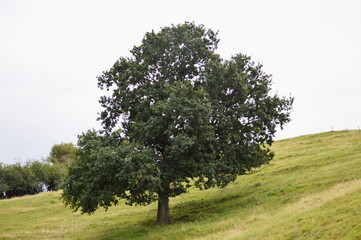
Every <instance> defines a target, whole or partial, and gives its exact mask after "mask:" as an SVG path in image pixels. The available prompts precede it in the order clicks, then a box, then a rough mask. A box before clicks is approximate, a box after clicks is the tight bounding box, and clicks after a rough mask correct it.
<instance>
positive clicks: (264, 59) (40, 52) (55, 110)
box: [0, 0, 361, 163]
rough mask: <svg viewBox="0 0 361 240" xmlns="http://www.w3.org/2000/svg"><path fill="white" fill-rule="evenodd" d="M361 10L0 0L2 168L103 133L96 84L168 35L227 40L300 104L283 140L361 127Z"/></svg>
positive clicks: (356, 5) (324, 5)
mask: <svg viewBox="0 0 361 240" xmlns="http://www.w3.org/2000/svg"><path fill="white" fill-rule="evenodd" d="M360 12H361V1H358V0H342V1H341V0H337V1H336V0H333V1H332V0H323V1H317V0H299V1H290V0H284V1H270V0H263V1H257V0H256V1H242V0H235V1H228V0H224V1H210V0H206V1H199V0H183V1H169V0H168V1H159V0H158V1H146V0H144V1H136V0H135V1H107V0H102V1H100V0H99V1H89V0H88V1H76V0H61V1H51V0H44V1H37V0H36V1H32V0H24V1H19V0H0V81H1V86H0V114H1V118H0V161H1V162H3V163H14V162H17V161H22V162H24V161H26V160H30V159H40V158H41V157H46V156H47V155H48V153H49V151H50V149H51V147H52V146H53V145H54V144H57V143H61V142H73V143H76V141H77V135H78V134H80V133H81V132H84V131H86V130H87V129H90V128H99V127H100V125H99V123H98V122H97V121H96V118H97V113H98V112H99V111H100V107H99V104H98V98H99V96H100V95H101V94H102V93H101V92H100V90H98V89H97V80H96V76H98V75H100V74H101V73H102V71H104V70H107V69H109V68H110V67H111V66H112V64H113V63H114V62H115V61H116V60H117V59H118V58H119V57H120V56H129V50H130V49H131V48H132V47H133V46H134V45H138V44H139V43H140V41H141V40H142V38H143V36H144V34H145V33H146V32H148V31H151V30H152V29H154V30H156V31H158V30H159V29H160V27H162V26H169V25H170V24H178V23H184V22H185V21H194V22H195V23H196V24H204V25H205V26H206V27H207V28H211V29H213V30H215V31H217V30H218V31H219V35H218V36H219V38H220V40H221V41H220V43H219V49H218V53H219V54H220V55H221V56H222V57H223V58H225V59H227V58H229V57H230V56H231V55H234V54H236V53H239V52H241V53H243V54H247V55H250V56H251V57H252V59H253V60H254V61H256V62H260V63H262V64H263V65H264V69H265V71H266V72H267V73H268V74H272V75H273V82H274V84H273V89H274V90H275V91H278V93H279V94H281V95H285V96H288V95H289V94H290V93H291V94H292V96H293V97H295V103H294V112H293V114H292V121H291V122H290V123H289V124H287V125H286V126H285V128H284V130H283V131H280V132H278V133H277V134H276V139H282V138H289V137H295V136H299V135H305V134H310V133H318V132H324V131H330V130H332V128H333V129H334V130H343V129H358V128H359V127H358V126H361V106H360V104H361V94H360V92H361V74H360V72H361V67H360V65H361V14H360Z"/></svg>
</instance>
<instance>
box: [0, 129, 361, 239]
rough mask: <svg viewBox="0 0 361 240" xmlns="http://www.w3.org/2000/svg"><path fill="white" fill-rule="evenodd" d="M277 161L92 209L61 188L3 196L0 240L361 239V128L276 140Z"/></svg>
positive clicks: (0, 204) (0, 206)
mask: <svg viewBox="0 0 361 240" xmlns="http://www.w3.org/2000/svg"><path fill="white" fill-rule="evenodd" d="M272 149H273V150H274V151H275V153H276V157H275V159H274V160H273V161H272V162H271V163H270V164H269V165H267V166H264V167H262V169H260V171H258V172H256V173H254V174H250V175H245V176H240V177H239V178H238V179H237V181H236V182H235V183H232V184H230V185H229V186H227V187H226V188H224V189H210V190H206V191H199V190H197V189H191V190H190V191H189V193H187V194H184V195H181V196H179V197H177V198H172V199H171V206H170V207H171V215H172V217H173V223H172V224H171V225H167V226H157V225H155V217H156V204H152V205H150V206H147V207H129V206H126V205H124V204H121V205H119V206H116V207H112V208H110V209H109V210H108V212H105V211H104V210H103V209H99V210H98V211H97V212H96V213H95V214H93V215H90V216H88V215H81V214H79V213H73V212H72V211H71V210H69V209H68V208H65V207H64V206H63V205H62V203H61V201H60V200H59V198H60V192H52V193H42V194H38V195H35V196H26V197H21V198H14V199H10V200H2V201H0V239H144V240H145V239H207V240H208V239H361V224H359V223H360V222H361V131H342V132H329V133H322V134H317V135H308V136H302V137H298V138H294V139H287V140H282V141H278V142H276V143H275V144H274V145H273V147H272Z"/></svg>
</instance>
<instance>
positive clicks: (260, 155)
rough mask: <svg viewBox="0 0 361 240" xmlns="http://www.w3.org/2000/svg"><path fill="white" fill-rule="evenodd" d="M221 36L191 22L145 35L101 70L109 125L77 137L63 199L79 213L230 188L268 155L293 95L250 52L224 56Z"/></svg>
mask: <svg viewBox="0 0 361 240" xmlns="http://www.w3.org/2000/svg"><path fill="white" fill-rule="evenodd" d="M218 42H219V40H218V39H217V34H216V33H215V32H214V31H212V30H207V29H206V28H204V26H202V25H200V26H198V25H195V24H194V23H185V24H181V25H176V26H174V25H172V26H171V27H165V28H162V29H161V30H160V31H159V32H154V31H152V32H149V33H146V35H145V37H144V39H143V41H142V43H141V44H140V45H139V46H135V47H134V48H133V49H132V50H131V54H132V56H131V57H127V58H125V57H122V58H120V59H119V60H118V61H116V63H115V64H114V65H113V67H112V68H111V69H110V70H108V71H105V72H103V74H102V75H101V76H99V77H98V86H99V88H100V89H102V90H105V91H106V92H107V93H106V94H105V95H104V96H103V97H101V98H100V104H101V106H102V107H103V111H102V112H101V113H100V116H99V120H100V121H101V123H102V126H103V130H101V131H95V130H89V131H88V132H86V133H83V134H82V135H80V136H79V142H78V146H79V151H78V158H77V159H76V160H75V161H74V163H73V164H72V165H71V166H70V169H69V174H68V176H67V178H66V181H65V184H64V192H63V195H62V198H63V200H64V202H65V204H66V205H70V207H71V208H74V209H75V210H78V209H81V211H82V212H83V213H93V212H94V211H95V210H96V209H97V208H98V207H104V208H106V209H107V208H108V207H109V206H111V205H116V204H117V203H118V200H119V199H120V198H123V199H126V203H127V204H130V205H131V204H141V205H144V204H149V203H151V202H153V201H158V215H157V223H158V224H163V223H168V222H170V220H171V219H170V214H169V197H175V196H178V195H180V194H182V193H184V192H186V190H187V188H189V187H190V186H191V185H195V186H196V187H198V188H200V189H207V188H211V187H216V186H218V187H224V186H226V185H227V184H228V183H230V182H232V181H234V180H235V179H236V177H237V176H238V175H241V174H245V173H248V172H251V171H252V170H253V169H255V168H257V167H259V166H261V165H262V164H266V163H268V162H269V161H270V160H271V159H272V158H273V153H272V152H271V151H270V149H269V147H270V145H271V144H272V139H273V136H274V134H275V131H276V127H277V126H281V127H282V125H283V124H284V123H287V122H288V121H290V116H289V114H290V111H291V106H292V102H293V99H292V98H285V97H280V96H278V95H272V94H270V90H271V83H272V81H271V76H270V75H267V74H266V73H264V72H263V70H262V65H260V64H255V63H254V62H253V61H251V59H250V57H248V56H246V55H243V54H237V55H235V56H234V57H232V58H231V59H230V60H222V59H221V58H220V56H219V55H218V54H217V53H216V52H215V50H216V49H217V45H218Z"/></svg>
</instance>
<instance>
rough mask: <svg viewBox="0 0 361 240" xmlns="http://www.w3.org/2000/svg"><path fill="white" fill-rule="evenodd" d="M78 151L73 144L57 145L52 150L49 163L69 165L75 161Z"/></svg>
mask: <svg viewBox="0 0 361 240" xmlns="http://www.w3.org/2000/svg"><path fill="white" fill-rule="evenodd" d="M77 149H78V148H77V147H76V146H74V145H73V144H72V143H60V144H55V145H54V146H53V147H52V148H51V151H50V156H49V157H48V161H50V162H51V163H54V164H55V163H60V164H65V165H67V164H69V163H71V162H72V161H73V160H74V159H75V156H76V151H77Z"/></svg>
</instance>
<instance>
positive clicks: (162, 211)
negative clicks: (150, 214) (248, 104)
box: [157, 193, 171, 225]
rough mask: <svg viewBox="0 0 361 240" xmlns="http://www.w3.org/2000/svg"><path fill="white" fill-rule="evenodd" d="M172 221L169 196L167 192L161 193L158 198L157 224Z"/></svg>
mask: <svg viewBox="0 0 361 240" xmlns="http://www.w3.org/2000/svg"><path fill="white" fill-rule="evenodd" d="M170 222H171V218H170V215H169V197H168V194H166V193H160V194H159V199H158V214H157V224H159V225H162V224H167V223H170Z"/></svg>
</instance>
